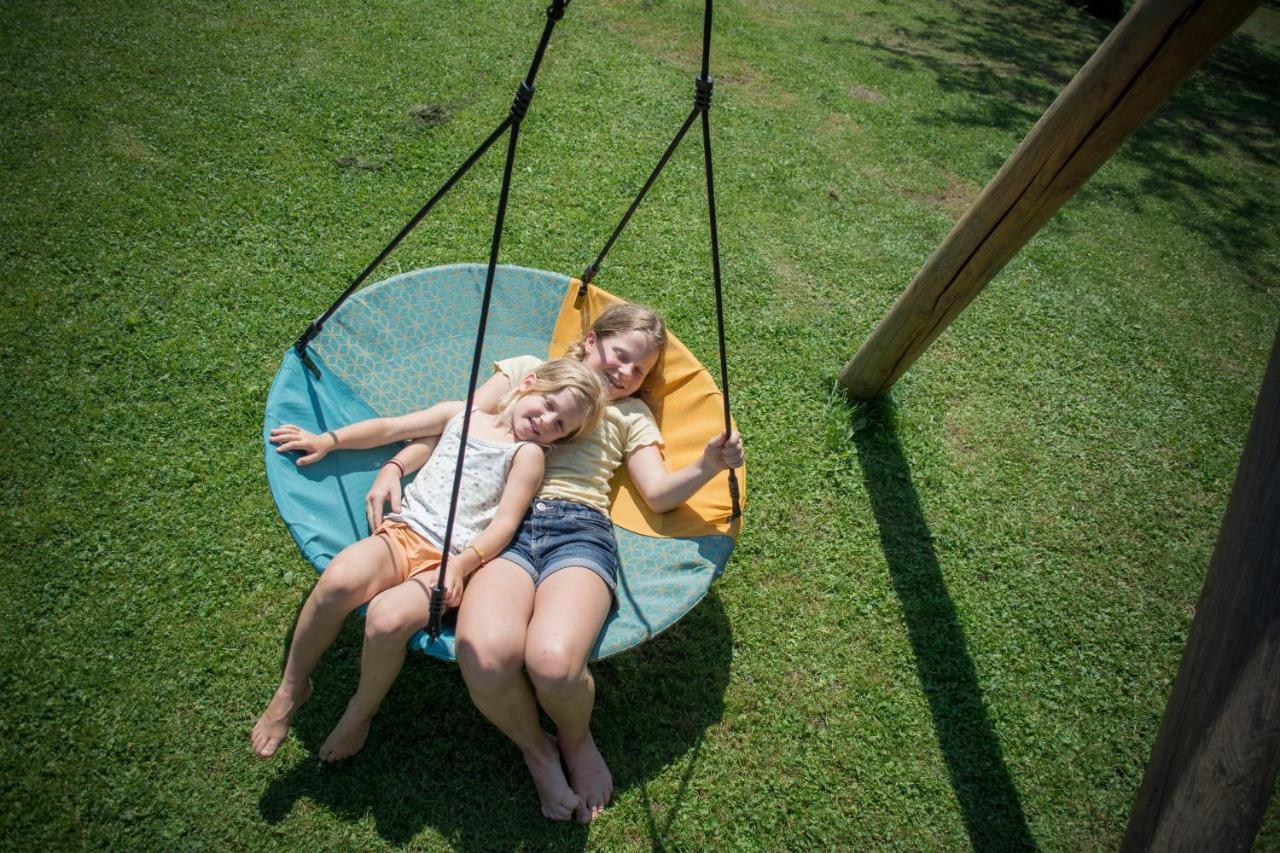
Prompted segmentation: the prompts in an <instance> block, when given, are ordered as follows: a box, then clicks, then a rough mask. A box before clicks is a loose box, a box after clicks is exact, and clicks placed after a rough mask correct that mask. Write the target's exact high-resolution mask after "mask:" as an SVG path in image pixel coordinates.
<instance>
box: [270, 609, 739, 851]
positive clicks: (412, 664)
mask: <svg viewBox="0 0 1280 853" xmlns="http://www.w3.org/2000/svg"><path fill="white" fill-rule="evenodd" d="M362 625H363V622H362V621H360V620H358V619H351V620H349V621H348V624H347V625H346V627H345V628H344V629H343V632H342V634H341V635H340V636H339V638H338V640H337V642H335V643H334V645H333V647H332V648H331V649H330V650H329V652H328V654H326V655H325V658H324V660H323V661H322V662H321V664H320V667H319V669H318V670H317V671H316V674H315V678H314V683H315V694H314V697H313V699H312V700H311V702H310V703H309V704H308V705H307V706H306V707H305V708H304V709H303V710H302V711H301V712H300V713H299V714H298V717H297V719H296V720H295V721H294V728H293V736H294V737H296V738H298V739H299V740H300V741H301V743H302V744H303V746H304V747H305V748H306V749H307V750H308V752H310V753H311V756H310V757H308V758H307V759H306V760H303V761H301V762H298V763H297V764H294V765H293V766H291V767H288V768H286V769H284V770H283V771H282V772H281V773H280V775H279V776H278V777H276V778H275V779H274V780H273V781H272V782H271V783H270V785H269V786H268V787H267V789H266V790H265V791H264V792H263V793H262V796H261V797H260V799H259V811H260V812H261V814H262V816H263V818H264V819H265V820H266V821H267V822H268V823H273V824H274V823H279V822H280V821H283V820H284V819H286V818H287V817H288V816H289V814H290V813H291V812H292V811H293V810H294V808H295V807H296V805H297V803H298V802H299V801H300V800H309V801H311V802H313V803H316V804H318V805H320V806H322V807H323V808H324V809H326V810H328V811H330V812H332V813H333V814H335V815H337V816H338V817H339V818H340V819H342V820H345V821H349V822H351V823H352V824H357V823H361V824H362V823H365V822H371V823H372V828H373V831H375V832H376V833H377V834H378V836H379V837H380V838H382V839H383V840H385V841H386V842H387V843H390V844H397V845H399V844H406V843H409V842H411V841H412V840H413V839H414V838H415V836H417V835H418V833H419V832H420V831H421V830H422V829H423V828H425V827H432V828H433V829H435V830H436V831H437V832H439V833H440V834H441V835H442V836H443V837H444V838H445V839H446V840H447V841H448V842H449V843H450V844H453V845H455V846H458V847H463V848H484V849H491V848H492V849H516V848H541V847H549V846H554V847H556V848H561V849H581V848H583V847H584V846H585V845H586V843H587V839H588V837H589V834H590V828H589V827H583V826H579V825H578V824H575V823H572V822H570V823H553V822H551V821H548V820H546V819H544V818H543V817H542V816H541V814H540V812H539V810H538V800H537V795H536V794H535V792H534V788H533V783H532V782H531V781H530V780H529V774H528V771H527V770H526V769H525V766H524V762H523V761H522V759H521V758H520V753H519V752H518V751H517V750H516V748H515V747H514V746H512V745H511V744H510V743H509V742H508V741H507V740H506V739H505V738H504V737H503V736H502V735H501V734H500V733H499V732H498V731H497V729H495V728H494V727H493V726H492V725H490V724H489V723H488V721H486V720H485V719H484V718H483V717H481V716H480V714H479V713H478V712H477V711H476V710H475V709H474V708H473V707H472V705H471V700H470V698H469V697H468V695H467V690H466V686H465V685H464V684H463V682H462V678H461V676H460V675H459V673H458V670H457V668H456V667H455V666H454V665H452V664H446V663H442V662H440V661H437V660H435V659H433V658H427V657H426V656H424V655H419V654H416V653H412V652H411V653H410V655H409V658H408V660H407V661H406V664H405V668H404V671H403V672H402V673H401V674H400V678H399V679H398V680H397V681H396V684H395V686H394V687H393V688H392V690H391V693H390V695H389V696H388V697H387V699H386V701H385V702H384V703H383V706H382V710H381V711H380V712H379V714H378V716H377V718H376V719H375V720H374V723H373V729H372V731H371V733H370V736H369V741H368V743H367V744H366V745H365V748H364V749H363V750H362V751H361V752H360V754H359V755H357V756H355V757H354V758H353V759H350V760H349V761H347V762H344V763H343V764H342V765H339V766H336V767H331V766H328V765H325V764H323V763H321V762H320V761H319V760H318V759H317V758H315V753H316V752H317V751H318V750H319V748H320V745H321V744H322V743H323V742H324V739H325V737H327V736H328V733H329V730H330V728H332V726H333V725H334V724H335V723H336V722H337V721H338V718H339V717H340V716H341V715H342V710H343V708H344V706H345V704H346V700H347V698H348V697H349V696H350V693H351V691H352V690H353V689H354V688H355V684H356V681H357V678H358V675H359V661H360V642H361V630H362ZM730 660H731V636H730V629H729V621H728V617H727V616H726V614H725V611H724V608H723V607H722V606H721V604H720V601H719V598H718V597H717V595H716V593H715V592H714V590H713V591H712V593H711V594H710V595H708V596H707V598H706V599H705V600H703V602H702V603H701V604H700V605H698V607H696V608H695V609H694V610H693V612H691V613H689V614H688V615H687V616H686V617H685V618H684V619H682V620H681V621H680V623H679V624H677V625H675V626H674V627H672V628H671V629H670V630H668V631H667V632H665V633H664V634H662V635H661V636H659V637H657V638H656V639H654V640H652V641H650V642H648V643H646V644H645V645H643V646H640V647H639V648H636V649H633V650H631V651H630V652H627V653H624V654H622V655H618V656H617V657H614V658H610V659H609V660H607V661H602V662H599V663H596V664H594V665H593V667H592V671H593V672H594V673H595V677H596V685H597V691H596V692H597V702H596V710H595V715H594V717H593V724H592V729H593V732H594V735H595V739H596V743H597V744H598V745H599V747H600V751H601V752H602V753H604V756H605V759H606V760H607V761H608V762H609V763H610V768H611V770H612V772H613V776H614V786H615V789H616V793H615V796H617V794H620V793H623V792H625V791H627V790H628V789H631V788H635V787H639V788H640V789H641V791H642V793H643V797H644V800H645V804H646V806H653V805H655V804H653V803H651V801H650V789H649V788H648V786H647V781H648V780H650V779H652V778H653V777H654V776H656V775H657V774H659V773H660V772H661V771H662V770H663V769H665V768H666V767H668V766H670V765H671V764H672V763H673V762H675V761H677V760H679V759H681V758H682V757H684V756H686V755H687V756H689V758H688V762H687V763H688V766H687V767H686V769H685V773H684V779H685V781H686V782H687V780H688V778H689V775H690V774H691V773H692V770H693V767H694V765H695V764H696V762H697V759H698V755H699V752H700V746H701V743H702V737H703V733H704V731H705V730H706V728H707V727H708V726H710V725H712V724H713V723H715V722H716V721H717V720H719V719H720V716H721V714H722V713H723V710H724V693H725V690H726V688H727V686H728V680H729V665H730ZM548 726H549V724H548ZM277 760H278V759H277ZM685 791H686V785H685V784H681V785H680V786H679V788H678V790H677V792H676V793H675V795H674V798H673V800H672V801H671V802H670V803H664V804H661V805H662V810H665V812H666V818H665V819H664V820H663V821H662V822H661V824H662V825H659V824H658V823H657V822H655V821H653V820H651V821H650V835H651V838H650V844H651V846H652V847H653V848H654V849H659V848H662V847H663V846H664V843H665V835H666V831H667V829H668V828H669V827H670V826H671V825H672V824H673V823H674V822H675V820H676V817H677V815H678V814H679V812H680V809H681V808H682V806H683V801H684V796H685ZM650 813H651V814H652V813H653V810H651V812H650ZM605 819H606V820H607V816H606V818H605ZM365 832H366V830H364V829H358V828H357V827H355V826H353V827H352V830H351V836H350V839H351V840H352V841H358V839H359V838H360V837H363V836H364V834H365Z"/></svg>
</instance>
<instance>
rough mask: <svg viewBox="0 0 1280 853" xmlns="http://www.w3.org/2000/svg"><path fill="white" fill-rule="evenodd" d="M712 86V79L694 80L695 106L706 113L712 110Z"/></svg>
mask: <svg viewBox="0 0 1280 853" xmlns="http://www.w3.org/2000/svg"><path fill="white" fill-rule="evenodd" d="M712 85H713V81H712V79H711V78H710V77H698V78H697V79H696V80H694V90H693V105H694V106H695V107H696V108H697V109H698V110H700V111H702V112H704V113H705V112H706V111H707V110H709V109H711V87H712Z"/></svg>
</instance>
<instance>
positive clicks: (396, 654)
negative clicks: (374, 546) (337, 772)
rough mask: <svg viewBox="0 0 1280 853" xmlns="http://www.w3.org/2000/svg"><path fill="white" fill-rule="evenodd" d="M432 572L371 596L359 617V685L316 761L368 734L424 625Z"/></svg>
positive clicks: (359, 743) (348, 750)
mask: <svg viewBox="0 0 1280 853" xmlns="http://www.w3.org/2000/svg"><path fill="white" fill-rule="evenodd" d="M435 577H436V573H435V572H424V573H422V574H419V575H415V576H414V577H412V578H410V579H409V580H407V581H405V582H404V583H402V584H398V585H397V586H394V587H392V588H391V589H388V590H386V591H384V592H380V593H378V595H376V596H374V599H373V601H371V602H369V609H368V611H366V613H365V617H364V649H363V650H362V652H361V654H360V685H359V686H358V687H357V688H356V692H355V695H353V696H352V697H351V700H350V701H349V702H348V703H347V710H346V712H345V713H343V715H342V719H340V720H338V724H337V725H336V726H334V728H333V731H332V732H330V733H329V737H328V738H326V739H325V742H324V744H323V745H321V747H320V760H321V761H340V760H341V759H343V758H349V757H350V756H352V755H355V754H356V753H357V752H359V751H360V749H361V748H362V747H363V746H364V742H365V739H366V738H367V737H368V736H369V724H370V722H372V720H373V715H374V714H376V713H377V712H378V707H379V706H380V705H381V704H382V700H383V699H384V698H385V697H386V695H387V691H388V690H390V689H391V685H392V683H393V682H395V680H396V676H397V675H399V674H400V669H401V667H403V666H404V657H405V647H406V645H407V644H408V642H409V638H410V637H412V636H413V634H414V633H415V632H416V631H417V630H418V629H419V628H424V627H426V624H427V619H428V617H429V616H430V614H431V607H430V604H431V587H432V586H434V585H435Z"/></svg>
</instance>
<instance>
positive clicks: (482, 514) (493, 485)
mask: <svg viewBox="0 0 1280 853" xmlns="http://www.w3.org/2000/svg"><path fill="white" fill-rule="evenodd" d="M472 411H474V410H472ZM461 438H462V412H459V413H458V414H456V415H454V416H453V418H452V419H450V421H449V423H447V424H446V425H445V428H444V432H443V433H442V434H441V435H440V441H439V442H438V443H437V444H436V449H435V451H434V452H433V453H432V454H431V458H430V459H428V460H427V464H426V465H424V466H422V469H421V470H419V471H418V476H416V477H414V479H413V482H412V483H410V484H409V487H408V488H407V489H405V490H404V499H403V500H402V501H401V503H400V512H393V513H389V514H387V515H386V516H385V517H386V518H388V519H390V520H392V521H400V522H403V523H405V524H407V525H409V527H411V528H412V529H413V530H414V532H416V533H418V534H419V535H421V536H424V537H426V539H427V541H429V542H431V544H433V545H435V546H436V548H443V547H444V529H445V525H446V524H447V523H448V521H449V497H450V495H451V494H452V492H453V475H454V471H455V469H456V468H457V467H458V448H459V446H460V439H461ZM530 443H531V442H527V441H513V442H511V443H510V444H498V443H496V442H492V441H486V440H485V439H483V438H477V437H475V436H474V435H468V436H467V454H466V459H464V460H463V467H462V486H461V488H460V489H459V491H458V513H457V515H456V516H455V517H454V520H453V540H452V541H451V542H450V543H449V550H450V552H452V553H454V554H457V553H459V552H461V551H462V549H463V548H465V547H467V543H469V542H470V541H471V540H472V539H474V538H475V537H476V536H477V535H479V534H480V532H481V531H482V530H484V529H485V528H486V527H488V526H489V522H491V521H493V515H494V512H496V511H497V509H498V500H499V499H500V498H501V497H502V490H503V488H504V487H505V486H506V483H507V473H508V472H509V471H510V470H511V460H512V459H514V458H515V455H516V452H517V451H518V450H519V449H520V448H521V447H523V446H524V445H526V444H530Z"/></svg>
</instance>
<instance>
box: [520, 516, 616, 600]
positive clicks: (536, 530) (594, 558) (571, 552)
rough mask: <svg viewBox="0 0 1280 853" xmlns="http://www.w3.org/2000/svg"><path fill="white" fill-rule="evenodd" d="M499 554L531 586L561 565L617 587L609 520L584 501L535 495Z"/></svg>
mask: <svg viewBox="0 0 1280 853" xmlns="http://www.w3.org/2000/svg"><path fill="white" fill-rule="evenodd" d="M501 556H502V557H503V559H506V560H510V561H511V562H513V563H515V564H516V565H517V566H519V567H520V568H522V569H524V570H525V571H526V572H528V573H529V577H530V578H532V579H533V585H534V587H535V588H536V587H537V586H538V584H540V583H542V582H543V581H544V580H546V579H547V577H549V576H550V575H552V574H554V573H555V572H558V571H559V570H560V569H564V568H568V567H569V566H582V567H583V568H585V569H590V570H591V571H593V572H595V573H596V574H597V575H599V576H600V579H601V580H602V581H604V582H605V585H606V586H608V587H609V592H610V593H612V592H614V591H615V590H616V589H617V585H618V542H617V540H616V539H614V538H613V524H612V523H611V522H610V521H609V519H608V518H607V517H606V516H605V515H604V513H602V512H600V511H599V510H598V509H594V508H593V507H589V506H586V505H585V504H579V503H573V502H571V501H562V500H555V499H551V498H534V500H533V503H532V504H530V505H529V510H528V512H526V513H525V514H524V518H523V519H522V520H521V521H520V528H519V529H518V530H517V531H516V535H515V538H514V539H512V540H511V544H510V545H508V546H507V550H505V551H503V552H502V554H501Z"/></svg>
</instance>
